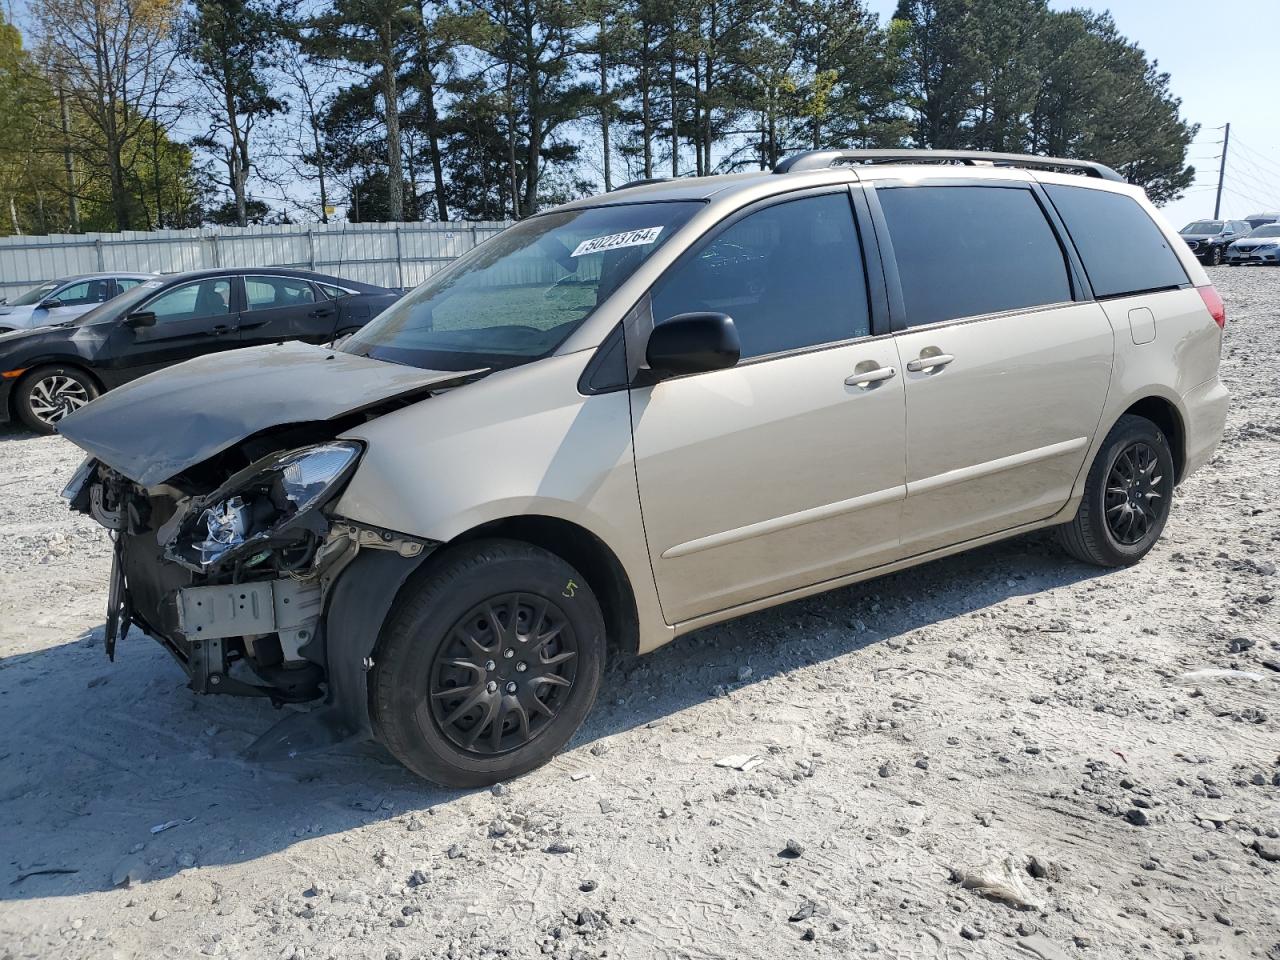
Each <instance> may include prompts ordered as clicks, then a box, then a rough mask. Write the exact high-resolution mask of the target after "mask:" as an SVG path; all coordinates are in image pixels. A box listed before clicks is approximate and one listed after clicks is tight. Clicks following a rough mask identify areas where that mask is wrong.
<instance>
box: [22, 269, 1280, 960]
mask: <svg viewBox="0 0 1280 960" xmlns="http://www.w3.org/2000/svg"><path fill="white" fill-rule="evenodd" d="M1213 273H1214V279H1215V281H1216V282H1217V283H1218V285H1219V290H1220V291H1221V292H1222V294H1223V296H1224V298H1225V299H1226V301H1227V305H1228V311H1229V321H1228V328H1227V329H1228V336H1227V347H1226V350H1225V356H1224V365H1223V370H1224V378H1225V379H1226V381H1227V383H1228V385H1229V386H1230V388H1231V390H1232V393H1233V396H1234V400H1233V408H1232V411H1231V416H1230V421H1229V424H1228V429H1227V436H1226V440H1225V441H1224V443H1223V446H1222V448H1221V449H1220V451H1219V453H1218V455H1217V456H1216V457H1215V459H1214V461H1213V462H1212V463H1211V464H1210V465H1209V466H1208V467H1206V468H1205V469H1204V470H1202V471H1201V472H1200V473H1198V474H1197V475H1196V476H1194V477H1192V478H1191V479H1190V480H1189V481H1188V482H1187V483H1186V484H1185V485H1184V486H1183V487H1182V488H1180V490H1179V491H1178V494H1177V498H1176V503H1175V509H1174V513H1173V518H1172V520H1171V521H1170V524H1169V526H1168V528H1167V530H1166V534H1165V537H1164V539H1163V541H1162V542H1161V543H1160V544H1159V545H1158V546H1157V548H1156V550H1155V551H1154V552H1153V553H1152V555H1151V556H1150V557H1149V558H1148V559H1147V560H1146V561H1145V562H1144V563H1143V564H1141V565H1140V566H1138V567H1136V568H1134V569H1130V570H1124V571H1118V572H1100V571H1097V570H1094V569H1091V568H1088V567H1084V566H1081V565H1079V564H1076V563H1074V562H1071V561H1069V560H1067V559H1066V558H1065V557H1064V556H1063V555H1062V554H1061V553H1060V552H1059V551H1058V550H1057V549H1056V548H1055V547H1054V546H1053V544H1052V542H1051V540H1050V538H1049V537H1047V536H1044V535H1039V536H1032V537H1026V538H1022V539H1017V540H1013V541H1010V542H1008V543H1004V544H1001V545H997V546H994V547H990V548H986V549H983V550H979V551H977V552H974V553H970V554H967V555H964V556H960V557H956V558H952V559H949V560H946V561H940V562H937V563H933V564H930V565H928V566H926V567H923V568H919V569H916V570H911V571H907V572H905V573H901V574H898V575H895V576H891V577H888V578H885V579H882V580H878V581H874V582H871V583H867V584H863V585H861V586H858V587H855V588H850V589H845V590H840V591H837V592H835V593H832V594H828V595H826V596H823V597H818V598H813V599H810V600H806V601H802V602H799V603H795V604H791V605H789V606H786V607H783V608H780V609H777V610H774V611H771V612H768V613H764V614H760V615H756V616H752V617H749V618H746V619H744V620H740V621H737V622H734V623H730V624H725V625H723V626H719V627H716V628H713V629H709V630H705V631H702V632H701V633H698V634H696V635H694V636H691V637H688V638H685V639H683V640H681V641H678V642H676V643H675V644H673V645H672V646H670V647H667V648H665V649H664V650H661V651H659V652H657V653H655V654H653V655H652V656H649V657H645V658H641V659H631V660H623V661H619V662H615V663H614V664H612V665H611V667H610V669H609V673H608V676H607V678H606V682H605V685H604V689H603V692H602V694H601V698H600V702H599V704H598V705H597V708H596V710H595V712H594V713H593V715H592V716H591V718H590V719H589V721H588V724H587V726H586V728H585V729H584V730H583V731H582V733H581V734H580V735H579V737H578V738H577V740H576V741H575V743H574V745H573V747H572V749H570V750H569V751H568V752H566V753H564V754H563V755H561V756H559V757H558V758H556V759H555V760H554V761H553V762H552V763H551V764H550V765H549V766H547V767H545V768H544V769H542V770H539V771H537V772H535V773H533V774H530V775H529V776H527V777H525V778H523V779H521V780H519V781H516V782H514V783H511V784H507V785H504V786H502V787H500V788H496V789H495V790H493V791H480V792H457V791H446V790H440V789H436V788H433V787H430V786H427V785H424V784H422V783H420V782H418V781H415V780H414V779H412V778H411V777H410V776H409V775H407V774H406V773H404V772H403V771H402V770H401V769H400V768H399V767H398V766H396V765H395V764H394V763H393V762H392V761H391V760H390V758H389V757H387V755H386V754H385V753H383V752H382V751H381V750H380V749H378V748H376V747H373V746H367V747H359V748H351V749H345V750H340V751H335V752H332V753H330V754H326V755H323V756H319V757H313V758H308V759H304V760H300V761H295V762H293V763H291V764H283V765H278V766H260V765H254V764H250V763H247V762H245V761H244V760H242V759H241V758H240V753H241V751H242V750H243V749H244V748H245V747H246V746H247V745H248V744H249V743H251V742H252V741H253V739H254V738H255V737H256V736H257V735H258V734H259V733H261V732H262V731H263V730H265V729H266V728H267V727H268V726H269V725H270V724H271V723H272V722H274V721H275V720H276V719H278V717H279V714H277V713H276V712H274V711H272V709H271V708H270V707H269V706H267V705H264V704H261V703H253V702H245V701H236V700H231V699H219V698H215V697H206V698H198V697H195V696H193V695H192V694H191V693H190V692H189V691H188V690H187V689H186V688H185V683H184V678H183V677H182V675H181V673H180V671H179V670H178V669H177V668H176V667H175V666H174V665H173V664H172V663H171V662H170V661H169V659H168V657H167V655H166V654H165V653H164V652H163V651H162V650H161V649H160V648H159V647H158V646H157V645H156V644H154V643H152V642H151V641H149V640H148V639H146V638H145V637H140V636H137V635H136V633H135V634H134V635H131V636H130V638H129V639H128V640H127V641H126V642H125V643H123V644H122V645H121V648H120V650H119V651H118V653H117V662H116V663H115V664H114V665H112V664H109V663H107V661H106V659H105V658H104V657H103V651H102V628H101V622H102V614H101V611H102V608H103V605H104V586H105V582H106V575H107V569H108V551H107V543H106V538H105V536H104V534H103V532H102V531H101V530H100V529H99V528H98V527H97V526H96V525H94V524H93V523H92V522H90V521H88V520H86V519H85V518H83V517H77V516H73V515H71V514H69V513H68V512H67V511H66V509H65V506H64V504H63V503H62V501H60V500H59V499H58V498H57V493H58V491H59V490H60V489H61V487H62V485H63V484H64V483H65V481H66V480H67V478H68V477H69V476H70V474H71V472H72V471H73V469H74V467H75V465H76V463H77V462H78V461H79V456H78V454H77V451H76V450H75V449H74V448H72V447H71V446H70V445H69V444H66V443H65V442H63V441H61V440H59V439H57V438H52V439H34V438H27V437H23V436H21V435H20V434H16V433H15V434H9V435H7V436H6V438H5V439H3V440H0V455H3V457H4V464H5V465H4V470H3V474H2V475H0V769H2V770H3V776H2V777H0V837H3V838H4V842H3V844H2V845H0V849H2V850H3V858H2V860H3V862H2V864H0V956H2V957H10V956H12V957H27V956H33V957H55V956H57V957H63V956H65V957H95V958H96V957H105V956H122V957H131V956H147V957H170V956H172V957H186V956H193V955H210V956H224V955H225V956H237V957H238V956H243V957H268V958H274V957H279V958H286V960H287V958H290V957H300V958H308V960H309V958H324V957H342V958H348V957H362V958H375V960H392V958H402V960H409V958H414V957H422V958H437V957H448V958H453V960H461V958H489V957H494V958H496V957H530V958H532V957H540V956H543V955H547V954H550V955H552V956H557V957H565V958H584V957H603V956H611V957H641V958H644V957H663V958H666V957H691V958H703V957H706V958H712V957H717V958H719V957H724V958H742V957H759V956H769V957H771V958H782V957H792V956H797V957H812V956H832V957H834V956H849V955H862V954H871V953H875V954H876V955H878V956H887V957H943V956H952V957H957V956H972V957H1022V958H1026V957H1037V956H1038V957H1043V958H1061V957H1064V956H1065V957H1072V958H1087V957H1116V958H1119V957H1131V956H1137V955H1143V956H1154V957H1196V958H1236V957H1265V958H1268V960H1277V958H1280V862H1278V860H1280V839H1277V838H1278V837H1280V832H1278V829H1280V633H1278V632H1277V625H1278V623H1280V616H1278V615H1277V608H1278V607H1280V599H1273V597H1274V596H1275V595H1276V594H1277V593H1280V578H1277V574H1276V565H1277V563H1278V562H1280V542H1278V541H1280V469H1278V468H1280V415H1278V413H1280V409H1278V408H1280V347H1278V346H1277V341H1278V340H1280V337H1278V336H1277V332H1278V331H1280V270H1274V271H1271V270H1260V269H1259V270H1253V269H1249V270H1233V269H1228V268H1221V269H1218V270H1215V271H1213ZM1189 674H1190V676H1188V675H1189ZM726 760H728V761H729V762H726V763H724V764H723V765H720V764H718V763H717V761H726ZM757 760H758V761H759V762H756V761H757ZM114 881H119V882H121V883H122V884H124V883H125V882H126V881H127V885H122V886H120V887H116V886H113V882H114Z"/></svg>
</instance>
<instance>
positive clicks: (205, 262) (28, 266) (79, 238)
mask: <svg viewBox="0 0 1280 960" xmlns="http://www.w3.org/2000/svg"><path fill="white" fill-rule="evenodd" d="M506 226H507V225H506V224H504V223H491V222H470V221H468V222H458V223H349V224H348V223H330V224H320V223H316V224H294V225H290V226H278V227H215V228H202V229H198V230H157V231H154V232H152V233H138V232H128V233H86V234H59V235H53V236H47V237H34V236H23V237H0V297H8V298H10V299H12V298H13V297H15V296H17V295H18V294H20V293H22V292H24V291H25V290H28V289H30V288H31V287H34V286H35V285H36V284H39V283H42V282H44V281H46V280H55V279H57V278H59V277H69V276H74V275H76V274H82V273H98V272H102V271H110V270H120V271H125V272H129V273H153V272H158V273H176V272H178V271H182V270H199V269H203V268H207V267H268V266H270V267H297V268H300V269H305V270H315V271H318V272H320V273H330V274H334V275H337V276H342V277H347V278H349V279H352V280H361V281H364V282H365V283H376V284H379V285H381V286H384V287H412V286H416V285H417V284H419V283H421V282H422V281H423V280H425V279H426V278H427V277H429V276H431V274H433V273H434V272H435V271H436V270H438V269H439V268H440V267H442V266H443V265H444V264H446V263H448V262H449V261H450V260H453V259H454V258H456V257H459V256H461V255H462V254H464V253H466V252H467V251H468V250H470V249H471V248H472V247H474V246H475V245H476V244H478V243H481V242H482V241H484V240H485V239H487V238H488V237H491V236H493V235H494V234H495V233H498V232H499V231H500V230H502V229H504V228H505V227H506Z"/></svg>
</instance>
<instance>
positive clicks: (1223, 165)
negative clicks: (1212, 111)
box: [1213, 123, 1231, 220]
mask: <svg viewBox="0 0 1280 960" xmlns="http://www.w3.org/2000/svg"><path fill="white" fill-rule="evenodd" d="M1224 129H1225V130H1226V132H1225V133H1224V134H1223V135H1222V159H1221V160H1220V161H1219V163H1218V195H1217V196H1216V197H1215V198H1214V201H1213V219H1215V220H1217V219H1218V213H1219V211H1220V210H1221V209H1222V181H1223V179H1224V178H1225V177H1226V175H1227V147H1228V146H1229V145H1230V143H1231V124H1229V123H1228V124H1227V125H1226V127H1225V128H1224Z"/></svg>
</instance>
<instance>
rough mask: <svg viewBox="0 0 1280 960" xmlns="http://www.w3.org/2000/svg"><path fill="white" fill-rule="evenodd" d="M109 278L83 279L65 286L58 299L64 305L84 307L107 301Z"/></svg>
mask: <svg viewBox="0 0 1280 960" xmlns="http://www.w3.org/2000/svg"><path fill="white" fill-rule="evenodd" d="M108 282H109V281H107V280H83V281H81V282H80V283H73V284H72V285H71V286H69V287H64V288H63V289H62V290H61V291H59V293H58V300H59V302H61V304H62V305H63V306H64V307H84V306H89V305H90V304H97V303H106V301H107V299H108V298H107V284H108Z"/></svg>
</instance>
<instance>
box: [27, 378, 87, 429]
mask: <svg viewBox="0 0 1280 960" xmlns="http://www.w3.org/2000/svg"><path fill="white" fill-rule="evenodd" d="M98 392H99V391H98V385H97V384H96V383H94V382H93V379H92V378H91V377H90V376H89V375H88V374H87V373H85V372H84V371H83V370H79V369H77V368H76V367H64V366H60V365H51V366H47V367H39V368H38V369H36V370H33V371H32V372H31V373H29V374H27V375H26V376H25V377H23V378H22V382H21V383H19V384H18V389H17V390H15V391H14V395H13V402H14V407H15V409H16V411H17V414H18V418H19V419H20V420H21V421H22V422H23V423H24V424H26V426H27V427H29V428H30V429H32V430H34V431H35V432H36V433H39V434H45V435H48V434H51V433H53V431H54V427H55V426H56V425H57V424H58V422H59V421H61V420H62V418H63V417H65V416H67V415H68V414H70V413H74V412H75V411H76V410H79V409H80V408H81V407H83V406H84V405H85V404H86V403H88V402H89V401H90V400H92V399H94V398H95V397H96V396H98Z"/></svg>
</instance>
